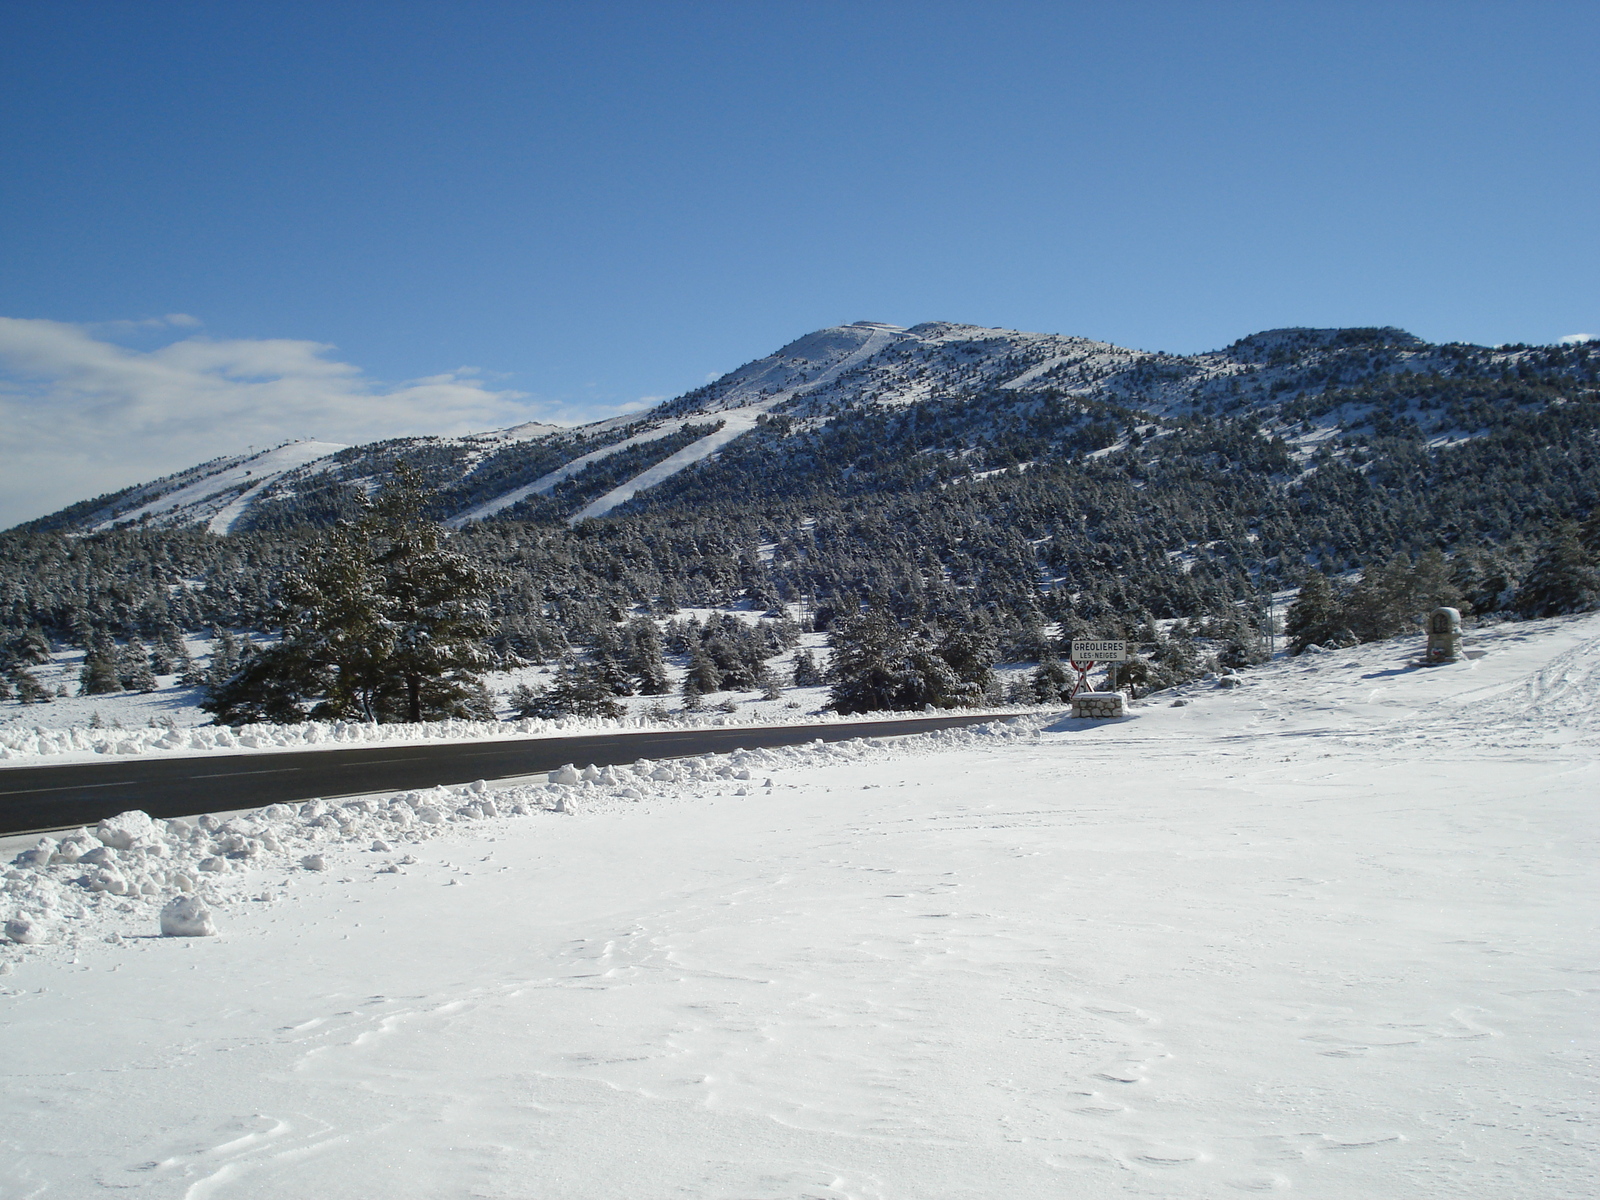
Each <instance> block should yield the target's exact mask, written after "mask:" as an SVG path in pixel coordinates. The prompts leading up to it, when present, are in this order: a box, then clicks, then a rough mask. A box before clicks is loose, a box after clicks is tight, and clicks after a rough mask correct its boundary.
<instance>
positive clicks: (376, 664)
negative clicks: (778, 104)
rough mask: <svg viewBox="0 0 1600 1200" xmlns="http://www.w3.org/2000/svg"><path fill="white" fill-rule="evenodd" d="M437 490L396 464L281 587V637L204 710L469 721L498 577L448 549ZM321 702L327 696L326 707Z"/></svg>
mask: <svg viewBox="0 0 1600 1200" xmlns="http://www.w3.org/2000/svg"><path fill="white" fill-rule="evenodd" d="M427 503H428V493H426V492H425V491H424V490H423V489H422V487H421V484H420V481H419V478H418V476H417V474H416V472H415V471H413V470H411V469H410V468H408V467H406V466H405V465H404V464H401V465H399V466H398V467H397V468H396V470H395V481H394V483H393V484H392V485H391V486H390V488H389V489H388V490H387V491H385V492H384V494H383V495H382V496H381V497H380V498H379V500H378V502H377V503H376V504H374V505H372V506H370V507H369V508H368V510H367V511H366V512H365V513H364V515H363V516H362V518H361V519H360V520H359V521H356V522H354V523H352V524H346V525H342V526H339V527H337V528H335V529H334V530H332V531H331V532H330V533H329V534H328V536H327V537H326V538H325V539H324V540H323V542H322V544H321V545H320V546H318V547H317V548H316V550H315V551H314V553H313V554H312V556H311V562H310V563H309V566H308V568H307V569H305V570H303V571H301V572H296V573H293V574H291V575H290V576H289V577H288V578H287V579H286V580H285V582H284V587H283V601H282V607H281V627H282V638H281V640H280V641H279V642H278V644H277V645H276V646H273V647H271V648H270V649H268V650H266V651H264V652H261V653H259V654H257V655H255V656H253V657H252V658H251V659H250V660H249V661H248V662H246V663H244V664H243V665H242V667H241V668H240V669H239V671H238V672H237V673H236V674H235V675H234V676H233V677H232V678H231V679H229V680H228V681H227V682H225V683H223V684H221V685H220V686H218V687H217V688H216V689H215V690H214V692H213V695H212V698H211V699H210V700H208V701H207V702H206V704H205V705H204V707H205V708H207V709H208V710H209V711H211V712H214V713H216V714H217V719H218V720H219V721H222V722H224V723H227V724H239V723H242V722H248V721H256V720H260V721H272V722H294V721H300V720H304V719H305V717H306V715H307V712H306V706H307V704H308V703H310V702H312V701H317V703H316V704H315V707H313V708H311V710H310V715H311V716H313V717H318V718H330V719H355V720H363V721H387V722H393V721H423V720H442V719H445V718H448V717H464V716H466V715H468V712H469V708H470V704H469V702H470V701H472V700H473V699H474V698H475V697H476V696H477V695H478V693H479V688H480V687H481V685H482V680H481V679H480V678H479V677H478V675H477V674H476V670H477V668H479V667H480V666H481V665H483V664H484V663H485V662H487V659H488V655H487V652H486V650H485V649H484V646H483V642H484V640H485V639H486V638H487V637H488V636H489V635H490V633H492V632H493V625H492V622H491V621H490V620H489V617H488V612H487V603H486V600H487V592H488V590H489V587H490V585H491V583H492V582H493V577H492V576H491V575H490V574H489V573H488V572H486V571H484V570H483V569H481V568H479V567H478V566H477V565H476V564H474V563H473V562H472V561H471V560H469V559H468V558H467V557H466V556H465V555H462V554H459V553H456V552H454V551H451V550H449V549H446V548H445V546H444V540H445V531H444V530H443V529H442V528H440V527H439V526H438V525H437V524H435V523H434V522H432V521H430V520H428V519H427V518H426V516H425V515H424V514H425V510H426V505H427ZM319 698H320V699H319Z"/></svg>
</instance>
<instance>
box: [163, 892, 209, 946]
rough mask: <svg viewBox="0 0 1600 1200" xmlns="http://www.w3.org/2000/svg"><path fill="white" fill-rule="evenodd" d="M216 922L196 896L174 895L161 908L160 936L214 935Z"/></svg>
mask: <svg viewBox="0 0 1600 1200" xmlns="http://www.w3.org/2000/svg"><path fill="white" fill-rule="evenodd" d="M216 932H217V926H216V922H214V921H213V920H212V919H211V910H210V909H208V908H207V907H206V906H205V905H204V904H203V903H201V901H200V898H199V897H198V896H174V897H173V898H172V899H171V900H168V901H167V903H166V906H165V907H164V908H162V910H161V936H162V937H215V936H216Z"/></svg>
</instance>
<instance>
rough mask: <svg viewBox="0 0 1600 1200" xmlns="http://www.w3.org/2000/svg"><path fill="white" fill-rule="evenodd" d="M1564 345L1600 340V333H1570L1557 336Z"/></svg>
mask: <svg viewBox="0 0 1600 1200" xmlns="http://www.w3.org/2000/svg"><path fill="white" fill-rule="evenodd" d="M1556 341H1557V342H1559V343H1560V344H1561V345H1563V346H1576V345H1578V344H1579V343H1581V342H1600V333H1569V334H1567V336H1566V337H1564V338H1557V339H1556Z"/></svg>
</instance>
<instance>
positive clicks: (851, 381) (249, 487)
mask: <svg viewBox="0 0 1600 1200" xmlns="http://www.w3.org/2000/svg"><path fill="white" fill-rule="evenodd" d="M1580 349H1581V348H1580ZM1552 351H1557V348H1550V347H1497V348H1489V347H1478V346H1466V345H1461V344H1451V345H1442V346H1441V345H1433V344H1430V343H1428V342H1425V341H1423V340H1422V339H1420V338H1417V337H1416V336H1415V335H1413V334H1410V333H1408V332H1406V331H1405V330H1403V329H1398V328H1395V327H1393V326H1372V327H1356V328H1313V327H1285V328H1279V329H1271V330H1263V331H1260V332H1258V333H1254V334H1250V335H1247V336H1245V337H1242V338H1240V339H1238V340H1237V341H1235V342H1233V343H1231V344H1230V345H1228V346H1226V347H1224V348H1222V349H1220V350H1214V351H1207V352H1204V353H1201V354H1195V355H1175V354H1167V353H1164V352H1160V351H1143V350H1132V349H1128V348H1126V347H1121V346H1117V345H1114V344H1112V343H1109V342H1102V341H1096V340H1094V339H1091V338H1086V337H1080V336H1073V335H1063V334H1048V333H1030V332H1024V331H1018V330H1009V329H992V328H987V327H984V326H977V325H969V324H963V323H959V322H951V321H928V322H923V323H920V324H917V325H913V326H910V327H900V326H895V325H890V324H887V323H884V322H876V321H858V322H853V323H851V324H849V325H840V326H830V327H827V328H824V329H819V330H814V331H812V332H810V333H807V334H805V335H803V336H801V337H799V338H796V339H794V340H793V341H791V342H788V343H786V344H785V345H784V346H782V347H780V348H779V349H778V350H776V351H774V352H773V353H771V354H768V355H765V356H763V357H761V358H757V359H753V360H751V361H750V362H748V363H745V364H744V365H742V366H740V367H738V368H736V369H735V370H733V371H730V372H728V373H727V374H725V375H723V376H721V377H720V378H718V379H716V380H714V381H712V382H710V383H708V384H706V385H704V386H703V387H700V388H696V389H694V390H692V391H690V392H687V393H685V394H684V395H682V396H678V397H675V398H673V399H670V400H667V401H664V402H662V403H660V404H658V405H656V406H655V407H653V408H651V409H649V410H647V411H645V412H643V413H637V414H630V415H626V416H620V417H611V418H607V419H605V420H602V421H596V422H591V423H588V424H585V425H580V426H574V427H565V428H563V427H557V426H552V425H547V424H542V423H539V422H531V421H530V422H524V423H522V424H520V425H517V426H512V427H510V428H507V429H501V430H490V431H486V432H483V433H478V434H469V435H463V436H459V437H453V438H446V437H412V438H398V439H387V440H383V441H379V442H374V443H368V444H366V445H363V446H353V447H352V446H343V445H338V444H333V443H316V442H287V443H284V444H282V445H280V446H276V447H272V448H270V449H268V450H264V451H254V452H251V453H248V454H243V455H238V454H236V455H225V456H222V457H220V458H217V459H213V460H210V461H208V462H205V463H200V464H197V465H195V466H193V467H190V468H187V469H186V470H184V471H179V472H175V473H173V474H171V475H168V476H165V477H163V478H161V479H158V480H154V481H151V482H149V483H145V484H141V485H137V486H135V487H131V488H126V489H123V490H122V491H120V492H117V493H112V494H110V495H108V496H104V497H97V498H96V499H95V500H92V501H84V502H80V503H79V504H75V505H72V506H69V507H68V508H66V509H63V510H60V511H58V512H57V513H53V514H50V515H48V516H45V517H42V518H38V519H36V520H34V521H30V522H26V523H24V524H23V525H21V526H18V527H17V528H18V529H21V530H30V529H31V530H60V531H64V532H73V533H90V532H97V531H104V530H107V529H110V528H113V527H116V526H120V525H126V524H130V523H149V524H154V525H157V526H187V525H204V526H205V527H207V528H209V529H210V530H211V531H212V532H215V533H228V532H240V531H243V530H248V529H261V528H281V527H284V526H285V525H290V524H295V523H309V524H318V523H324V522H325V521H326V520H328V519H332V518H333V517H336V516H337V515H339V513H340V512H342V511H344V510H347V509H349V508H350V507H351V506H352V505H353V504H355V503H356V502H357V501H358V498H359V496H360V495H363V494H366V493H369V492H371V491H372V490H374V489H375V488H377V487H380V486H381V485H382V481H383V479H384V478H385V477H386V475H387V471H388V470H389V469H390V468H391V467H392V465H393V463H394V462H396V461H399V460H400V459H402V458H408V459H411V460H415V461H420V462H422V463H424V464H426V466H427V471H428V474H429V477H430V483H432V484H433V486H435V487H436V488H438V489H439V491H440V503H441V507H440V510H439V512H438V515H439V516H440V518H441V519H443V520H444V521H445V522H446V523H447V524H449V525H451V526H453V527H456V528H460V527H463V526H465V525H467V524H469V523H471V522H474V521H483V520H492V519H496V518H502V517H512V518H515V517H519V516H529V515H531V514H537V516H538V519H552V518H553V519H561V520H565V521H567V522H568V523H576V522H578V521H582V520H586V519H593V518H597V517H603V516H605V515H607V514H609V513H612V512H614V511H616V510H618V509H619V508H623V507H626V506H628V505H630V504H635V505H637V503H645V504H648V503H649V502H650V501H651V499H652V497H653V496H654V495H660V494H661V491H660V489H661V487H662V485H663V484H666V483H667V482H668V481H669V480H673V479H674V478H675V477H677V476H678V475H680V474H681V473H682V472H685V471H689V470H691V469H693V468H696V467H699V466H701V465H703V464H706V463H708V462H710V461H713V460H715V459H716V458H717V457H718V456H720V455H721V454H723V453H724V452H725V451H727V450H728V448H729V447H730V446H733V445H734V444H735V443H740V442H741V441H748V440H749V439H750V438H751V437H752V436H753V435H755V434H757V433H758V431H762V428H763V427H770V426H771V425H772V423H773V422H774V421H779V422H781V423H782V427H783V428H784V429H786V430H789V431H795V430H799V431H801V432H805V431H808V430H815V429H817V428H820V427H822V426H824V425H827V424H829V423H830V422H835V421H837V420H839V419H840V418H841V417H845V416H847V415H851V414H860V413H861V412H864V411H868V410H893V409H896V408H904V407H906V406H913V405H918V404H922V403H924V402H927V401H930V400H938V401H944V402H962V401H964V402H968V403H971V402H974V401H979V400H986V401H987V402H988V403H990V404H992V405H994V406H995V407H996V411H999V409H1000V408H1002V407H1004V406H1005V405H1010V404H1014V402H1016V401H1019V400H1022V401H1029V400H1031V401H1051V402H1061V401H1068V402H1074V403H1076V404H1077V405H1078V406H1079V407H1080V408H1082V409H1084V410H1085V411H1086V412H1089V413H1090V414H1091V415H1092V416H1094V417H1098V418H1100V419H1103V420H1111V421H1115V422H1118V423H1121V424H1124V425H1127V424H1151V423H1155V424H1158V425H1159V424H1160V423H1162V422H1171V421H1173V420H1180V421H1181V420H1184V419H1190V418H1194V417H1209V416H1214V415H1221V414H1241V413H1249V414H1252V415H1253V416H1254V417H1255V418H1257V419H1259V420H1260V421H1261V422H1263V424H1264V426H1265V427H1271V426H1273V425H1274V424H1277V425H1282V424H1283V422H1281V421H1280V420H1279V418H1280V417H1281V415H1282V413H1283V411H1284V409H1285V406H1286V405H1290V404H1292V403H1293V402H1294V401H1296V400H1299V399H1302V398H1303V397H1305V396H1306V395H1307V394H1308V393H1311V392H1315V391H1319V390H1320V391H1327V390H1330V389H1336V388H1339V387H1349V386H1356V385H1360V384H1361V383H1363V382H1372V381H1374V380H1377V379H1380V378H1382V377H1385V376H1389V377H1394V376H1402V375H1413V376H1418V377H1421V376H1429V377H1435V376H1446V377H1448V376H1451V375H1459V374H1462V373H1463V370H1464V369H1465V370H1466V371H1468V372H1471V373H1476V374H1493V373H1496V372H1500V373H1504V372H1506V371H1508V370H1509V371H1512V372H1515V371H1517V370H1518V369H1522V370H1524V372H1525V369H1526V368H1525V364H1526V363H1527V361H1529V360H1530V359H1534V358H1538V357H1539V356H1540V355H1541V354H1543V355H1544V358H1545V359H1546V360H1548V358H1549V355H1550V353H1551V352H1552ZM1558 356H1559V357H1563V358H1570V359H1574V360H1579V361H1587V354H1586V352H1580V350H1573V351H1572V352H1569V353H1565V354H1561V353H1559V351H1558ZM1547 365H1548V364H1547ZM1580 369H1581V368H1580ZM1356 415H1358V414H1353V413H1348V412H1347V413H1344V414H1342V418H1341V419H1342V421H1343V423H1344V424H1348V422H1349V421H1350V420H1351V419H1353V418H1354V417H1355V416H1356ZM697 422H700V424H697ZM1332 428H1333V426H1328V427H1326V429H1324V430H1323V432H1321V433H1320V434H1319V433H1318V432H1317V431H1316V430H1308V431H1303V433H1302V435H1301V436H1300V437H1299V438H1298V444H1299V449H1300V451H1301V452H1302V453H1304V454H1306V455H1307V456H1309V454H1310V453H1312V452H1314V448H1315V447H1314V445H1313V443H1315V442H1316V441H1317V440H1319V438H1320V440H1322V441H1326V440H1327V438H1328V433H1327V430H1329V429H1332ZM686 430H688V431H690V433H692V434H693V436H690V433H685V431H686ZM1456 432H1458V433H1460V434H1461V435H1462V436H1461V437H1457V438H1455V439H1454V440H1455V441H1460V440H1463V438H1465V437H1470V436H1471V431H1456ZM1109 444H1115V443H1108V445H1109ZM1105 448H1106V447H1096V448H1094V449H1093V450H1091V451H1088V452H1090V453H1094V452H1098V451H1100V450H1103V449H1105Z"/></svg>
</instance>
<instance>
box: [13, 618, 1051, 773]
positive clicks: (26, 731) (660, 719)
mask: <svg viewBox="0 0 1600 1200" xmlns="http://www.w3.org/2000/svg"><path fill="white" fill-rule="evenodd" d="M730 611H732V613H733V615H735V616H738V617H739V618H740V619H741V620H744V621H747V622H750V623H755V622H757V621H759V620H760V619H761V618H760V615H759V613H757V612H754V611H751V610H750V609H749V608H748V607H747V606H746V607H742V608H740V609H738V610H727V609H705V608H685V609H682V610H680V614H679V615H681V616H683V617H685V618H688V617H694V618H695V619H697V620H700V621H705V620H707V619H708V618H711V617H716V616H722V615H726V614H728V613H729V612H730ZM661 623H662V624H665V622H661ZM185 641H186V644H187V648H188V650H189V653H190V655H191V656H192V657H193V658H194V659H195V661H196V662H198V663H200V664H201V665H202V666H206V665H209V662H210V658H211V652H212V648H213V643H212V642H211V640H210V639H208V638H203V637H196V636H192V635H191V636H188V637H186V639H185ZM800 650H806V651H808V652H810V653H811V654H812V655H813V656H814V657H815V659H816V661H817V662H818V663H820V664H823V665H826V663H827V662H828V659H829V656H830V654H831V651H830V650H829V648H828V635H827V634H825V633H803V634H801V635H800V642H799V645H797V646H795V647H794V648H793V649H791V650H788V651H785V652H784V653H782V654H779V655H777V656H775V657H773V658H772V659H770V660H768V665H769V666H770V667H771V668H772V669H773V670H774V671H775V672H776V673H777V674H779V675H780V676H782V677H783V678H788V677H789V676H790V675H792V673H793V669H794V659H795V655H796V654H797V653H798V652H799V651H800ZM83 660H84V651H83V650H82V649H81V648H71V647H67V648H63V649H60V650H58V651H57V652H56V654H55V655H54V657H53V659H52V661H51V662H50V663H48V664H45V665H42V666H39V667H37V668H34V669H33V670H34V675H35V677H36V678H38V679H39V681H40V682H41V683H43V684H44V685H45V687H46V688H47V689H48V690H50V691H52V692H55V691H56V690H57V689H59V690H60V692H61V693H62V694H60V695H58V696H57V697H56V698H55V699H53V700H52V701H50V702H49V703H46V704H23V703H20V702H19V701H16V700H9V701H7V700H0V764H4V765H6V766H35V765H51V766H53V765H56V764H58V763H70V762H99V761H104V757H106V756H111V757H121V756H132V755H138V756H146V757H158V758H172V757H192V756H194V755H212V754H223V755H226V754H256V753H262V752H270V751H275V750H305V749H315V748H316V747H318V746H323V747H327V748H330V749H332V748H336V747H340V746H356V745H378V744H385V745H402V744H416V743H421V742H468V741H475V740H479V739H484V738H494V739H503V738H517V737H544V736H547V735H549V734H555V733H560V734H573V733H598V732H604V731H611V730H628V731H644V730H666V729H687V728H709V727H726V726H735V725H799V724H827V723H832V722H838V721H850V722H855V721H871V720H875V719H878V718H879V717H880V716H881V718H882V719H884V720H898V719H900V718H901V717H903V716H904V715H905V714H904V713H883V714H872V713H867V714H860V715H856V716H850V717H841V716H839V715H838V714H837V713H834V712H831V711H829V710H827V709H826V708H825V707H824V706H825V705H826V704H827V702H828V696H829V689H828V688H827V687H792V686H790V687H784V688H782V689H781V694H780V695H777V696H776V697H774V698H772V699H768V698H766V697H765V696H764V695H763V693H762V692H761V691H759V690H751V691H742V692H735V691H721V692H711V693H708V694H706V695H705V696H704V697H702V708H701V709H700V710H699V711H695V712H689V711H686V710H685V709H684V707H683V697H682V696H681V695H680V694H679V689H680V688H681V686H682V683H683V677H684V675H685V674H686V673H687V657H686V656H684V655H673V656H671V657H670V658H669V659H668V660H667V663H666V674H667V678H668V681H669V682H670V683H671V684H672V688H673V691H672V694H670V695H664V696H619V697H616V702H617V704H618V705H619V706H620V707H621V708H622V710H623V715H622V716H621V717H618V718H616V719H609V718H604V717H575V716H574V717H560V718H556V719H551V720H537V719H532V720H519V719H517V717H516V714H515V712H514V711H513V709H512V707H511V704H510V696H511V692H512V690H513V689H514V688H516V687H517V686H518V685H519V684H521V685H526V686H528V687H531V688H533V689H535V690H540V689H543V688H545V687H548V686H549V685H550V684H552V683H553V682H555V677H556V675H557V673H558V670H559V668H558V667H555V666H537V665H533V666H526V667H519V668H516V669H513V670H507V671H491V672H486V673H485V675H484V680H485V683H486V685H487V686H488V687H489V689H490V691H491V693H492V694H493V695H494V696H495V698H496V700H497V702H498V708H497V716H498V718H499V719H498V720H495V721H428V722H423V723H422V724H418V725H407V724H392V725H375V724H365V723H361V722H356V721H336V722H327V721H307V722H305V723H304V724H300V725H247V726H242V727H240V728H237V729H229V728H227V727H223V726H214V725H212V724H211V720H212V717H211V714H210V713H208V712H206V711H205V710H203V709H202V708H200V701H201V699H202V698H203V696H204V692H203V690H202V689H200V688H194V687H184V686H183V685H182V683H181V682H180V681H179V679H178V677H177V676H175V675H160V676H157V677H156V684H157V686H156V688H155V690H153V691H150V692H118V693H113V694H110V695H89V696H80V695H77V694H76V692H77V688H78V677H79V674H80V672H81V671H82V668H83ZM1028 672H1029V668H1026V667H1023V666H1019V665H1016V664H1011V665H1007V666H1002V667H1000V668H998V669H997V670H996V675H997V677H998V678H999V679H1000V681H1001V685H1002V688H1003V687H1004V686H1005V685H1006V684H1008V683H1009V682H1010V681H1011V680H1012V679H1013V678H1014V677H1016V676H1019V675H1021V676H1026V675H1027V674H1028ZM978 711H983V712H993V713H997V714H999V713H1013V712H1016V711H1018V710H1017V709H1016V708H1014V707H997V708H992V709H983V710H978Z"/></svg>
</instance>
